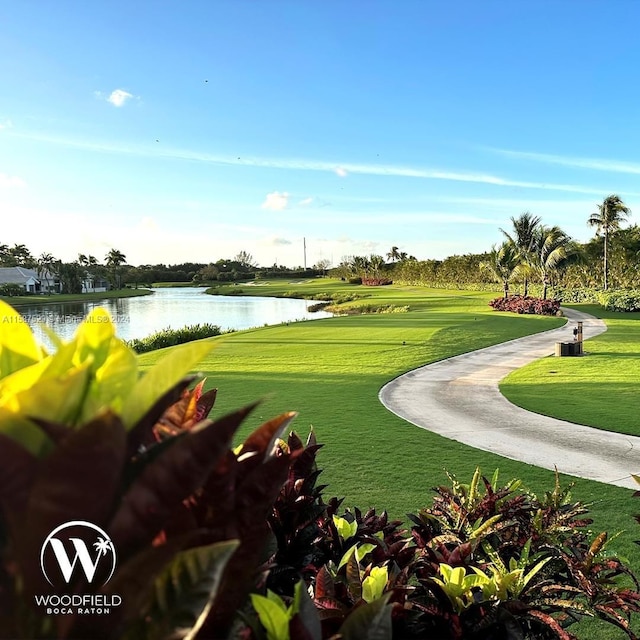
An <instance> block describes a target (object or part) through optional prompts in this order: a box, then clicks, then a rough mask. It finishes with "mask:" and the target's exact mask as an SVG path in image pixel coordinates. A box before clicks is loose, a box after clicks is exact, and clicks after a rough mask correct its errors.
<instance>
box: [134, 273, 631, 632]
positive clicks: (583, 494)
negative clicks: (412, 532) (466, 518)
mask: <svg viewBox="0 0 640 640" xmlns="http://www.w3.org/2000/svg"><path fill="white" fill-rule="evenodd" d="M239 287H240V288H242V289H243V293H245V294H247V295H274V294H278V293H279V294H282V293H285V292H292V291H294V290H295V291H298V292H299V295H300V297H303V296H307V295H310V294H318V293H321V292H326V291H335V292H343V293H344V292H348V291H357V292H359V293H366V294H367V295H369V296H370V297H371V299H370V300H369V299H363V300H362V302H363V303H366V302H372V301H375V302H376V303H378V302H380V303H385V304H387V303H392V304H398V305H409V306H410V308H411V311H410V312H409V313H400V314H392V315H367V316H350V317H336V318H330V319H325V320H318V321H307V322H300V323H292V324H290V325H281V326H276V327H265V328H261V329H254V330H249V331H242V332H238V333H233V334H228V335H225V336H220V337H218V338H213V340H214V341H215V342H216V343H217V348H216V349H215V350H214V351H213V352H212V354H211V356H210V357H209V358H207V359H206V360H205V361H204V362H203V363H202V366H201V370H202V371H203V373H204V374H205V375H206V376H207V377H208V383H207V386H208V387H210V386H216V387H218V389H219V395H218V402H217V405H216V406H217V415H220V414H221V413H222V412H226V411H229V410H231V409H232V408H234V407H237V406H239V405H242V404H245V403H248V402H250V401H251V400H254V399H255V398H257V397H263V398H265V400H264V402H263V404H262V405H261V406H260V407H259V408H258V410H257V412H256V413H255V415H254V416H253V417H252V418H251V419H250V420H249V421H248V424H247V427H246V429H245V431H244V433H246V432H247V431H248V430H249V429H251V428H253V427H255V426H256V425H257V424H258V423H259V422H260V421H262V420H266V419H268V418H269V417H272V416H273V415H276V414H278V413H281V412H283V411H287V410H292V409H293V410H297V411H299V416H298V418H297V420H296V422H295V423H294V424H295V427H296V429H297V430H298V431H299V432H300V433H302V434H305V433H306V432H307V431H308V430H309V428H310V427H311V426H313V427H314V429H315V430H316V433H317V435H318V439H319V441H320V442H322V443H325V445H326V447H325V448H324V449H323V450H322V451H321V453H320V456H319V463H320V466H321V467H322V468H323V469H324V472H323V475H322V481H323V482H328V483H329V485H330V486H329V488H328V489H327V490H326V496H327V497H329V496H331V495H338V496H346V500H345V502H344V506H349V505H357V506H359V507H361V508H366V507H369V506H375V507H377V508H378V509H379V510H382V509H385V508H386V509H387V510H389V512H390V513H391V515H392V516H395V517H400V518H403V519H404V516H405V514H406V513H408V512H410V511H417V510H418V509H419V508H421V507H422V506H423V505H426V504H427V503H428V502H429V501H430V499H431V496H432V492H431V487H433V486H434V485H437V484H441V483H445V482H446V481H447V479H446V476H445V473H444V470H445V469H447V470H449V471H450V472H453V473H455V474H457V475H458V476H459V477H460V478H463V479H468V478H470V477H471V474H472V473H473V470H474V469H475V467H476V466H477V465H479V466H480V467H481V468H482V469H483V471H485V473H486V474H487V475H490V474H491V473H492V471H493V470H494V469H495V468H500V471H501V477H502V478H503V479H504V480H505V481H506V480H507V479H509V478H511V477H514V476H518V477H520V478H522V479H523V480H524V482H525V483H526V485H527V486H528V487H530V488H531V489H533V490H534V491H537V492H541V491H543V490H545V489H549V488H551V487H552V483H553V473H552V472H550V471H546V470H543V469H538V468H536V467H532V466H529V465H525V464H521V463H518V462H514V461H512V460H508V459H506V458H502V457H500V456H496V455H493V454H490V453H486V452H482V451H478V450H475V449H472V448H470V447H467V446H464V445H461V444H459V443H456V442H453V441H450V440H446V439H444V438H442V437H440V436H437V435H434V434H432V433H430V432H428V431H425V430H422V429H419V428H418V427H415V426H413V425H410V424H408V423H406V422H404V421H402V420H400V419H399V418H397V417H396V416H394V415H393V414H391V413H390V412H388V411H387V410H386V409H385V408H384V407H383V406H382V405H381V404H380V402H379V401H378V391H379V389H380V387H381V386H382V385H383V384H384V383H385V382H387V381H389V380H391V379H392V378H394V377H395V376H397V375H399V374H401V373H403V372H405V371H408V370H410V369H413V368H415V367H417V366H419V365H422V364H425V363H428V362H433V361H436V360H439V359H442V358H446V357H449V356H452V355H455V354H458V353H463V352H467V351H470V350H473V349H476V348H479V347H482V346H488V345H490V344H495V343H498V342H502V341H504V340H508V339H512V338H516V337H519V336H522V335H525V334H528V333H533V332H537V331H543V330H546V329H551V328H553V327H557V326H560V325H561V324H562V323H563V322H564V321H563V320H561V319H558V318H541V317H533V316H517V315H509V314H500V313H496V312H493V311H491V310H490V309H489V307H488V306H487V301H488V300H489V299H490V298H491V297H492V294H487V293H473V292H467V291H464V292H461V291H442V290H426V289H422V288H409V287H407V288H400V287H396V286H393V287H381V288H366V289H365V288H363V287H357V286H355V287H354V286H352V285H347V284H345V283H340V282H336V281H326V280H314V281H312V282H307V283H298V284H296V283H291V282H287V283H273V284H269V285H265V286H255V287H253V286H249V287H247V286H241V285H239ZM160 353H161V352H155V353H150V354H145V355H143V356H141V361H142V363H151V362H153V361H155V360H156V359H157V358H158V355H159V354H160ZM585 361H586V359H585ZM631 496H632V492H631V491H630V490H626V489H620V488H617V487H611V486H608V485H604V484H600V483H596V482H591V481H587V480H577V481H576V487H575V490H574V497H575V498H576V499H581V500H583V501H586V502H591V503H593V509H592V513H593V516H594V519H595V523H594V526H593V528H594V529H595V530H605V529H606V530H608V531H619V530H626V533H624V534H623V535H622V536H620V537H619V538H618V539H617V540H616V541H615V542H614V545H613V548H614V549H616V550H617V551H619V552H620V553H622V554H623V555H625V556H626V557H628V558H630V560H631V562H632V564H633V565H634V566H635V567H637V568H638V569H639V570H640V551H639V550H638V548H637V546H636V545H635V544H634V543H633V541H634V540H635V539H636V538H640V529H638V526H637V524H636V523H635V521H634V520H633V518H632V514H633V513H635V512H637V511H640V501H637V500H634V499H632V497H631ZM636 502H637V504H636ZM585 637H591V638H598V637H602V635H601V634H598V632H597V631H593V630H590V631H587V632H586V635H585ZM607 637H608V638H609V637H615V636H611V635H607Z"/></svg>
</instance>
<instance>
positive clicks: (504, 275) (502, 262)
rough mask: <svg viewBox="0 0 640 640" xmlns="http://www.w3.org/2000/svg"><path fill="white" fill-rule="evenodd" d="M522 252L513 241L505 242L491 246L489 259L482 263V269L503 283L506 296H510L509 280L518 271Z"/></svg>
mask: <svg viewBox="0 0 640 640" xmlns="http://www.w3.org/2000/svg"><path fill="white" fill-rule="evenodd" d="M519 266H520V253H519V252H518V249H517V247H516V246H515V244H513V242H503V243H502V244H501V245H500V246H499V247H496V246H495V245H494V246H493V247H491V252H490V253H489V259H488V260H487V261H485V262H482V263H480V270H481V271H484V272H485V273H487V274H488V275H489V276H490V277H491V278H492V279H493V280H497V281H498V282H501V283H502V287H503V291H504V296H503V297H504V298H508V297H509V281H510V280H511V278H513V277H514V276H515V275H517V273H518V267H519Z"/></svg>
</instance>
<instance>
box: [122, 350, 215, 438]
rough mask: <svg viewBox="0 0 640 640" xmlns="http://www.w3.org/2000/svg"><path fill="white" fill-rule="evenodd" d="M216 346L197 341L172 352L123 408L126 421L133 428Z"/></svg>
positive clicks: (123, 419) (147, 377) (139, 382)
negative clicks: (157, 401) (158, 400)
mask: <svg viewBox="0 0 640 640" xmlns="http://www.w3.org/2000/svg"><path fill="white" fill-rule="evenodd" d="M214 346H215V343H214V342H213V341H207V340H196V341H195V342H189V343H187V344H183V345H180V346H177V347H174V348H173V349H171V350H170V351H169V353H168V354H167V355H165V356H164V357H162V358H160V360H158V362H157V363H156V365H155V366H154V367H153V368H152V369H151V370H149V371H148V372H147V373H146V374H145V375H144V376H142V378H141V379H140V380H139V381H138V382H137V383H136V385H135V387H134V388H133V389H132V391H131V393H130V395H129V397H128V398H127V399H126V400H125V402H124V405H123V407H122V421H123V422H124V424H125V426H126V427H127V428H131V427H132V426H133V425H134V424H136V423H137V422H138V420H140V419H141V418H142V416H144V414H145V413H146V412H147V411H148V410H149V408H150V407H151V406H153V404H154V403H155V401H156V400H157V399H158V398H159V397H160V396H162V395H164V394H165V393H166V392H167V391H169V390H170V389H171V388H173V387H174V386H175V385H176V384H177V383H178V382H180V380H182V378H184V377H185V376H186V375H187V374H188V373H189V372H190V371H191V370H192V369H193V368H194V367H195V366H196V365H197V364H198V363H199V362H200V361H201V360H202V359H203V358H204V357H205V356H206V355H208V354H209V353H210V351H211V350H212V349H213V347H214Z"/></svg>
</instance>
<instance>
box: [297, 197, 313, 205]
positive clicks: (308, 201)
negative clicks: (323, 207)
mask: <svg viewBox="0 0 640 640" xmlns="http://www.w3.org/2000/svg"><path fill="white" fill-rule="evenodd" d="M312 202H313V198H305V199H304V200H300V202H298V204H299V205H300V206H301V207H306V206H307V205H310V204H311V203H312Z"/></svg>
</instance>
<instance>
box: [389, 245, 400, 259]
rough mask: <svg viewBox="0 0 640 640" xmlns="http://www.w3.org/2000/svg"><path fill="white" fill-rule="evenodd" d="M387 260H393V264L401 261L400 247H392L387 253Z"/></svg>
mask: <svg viewBox="0 0 640 640" xmlns="http://www.w3.org/2000/svg"><path fill="white" fill-rule="evenodd" d="M387 258H389V260H391V262H396V261H397V260H399V259H400V251H399V248H398V247H391V250H390V251H389V253H387Z"/></svg>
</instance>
